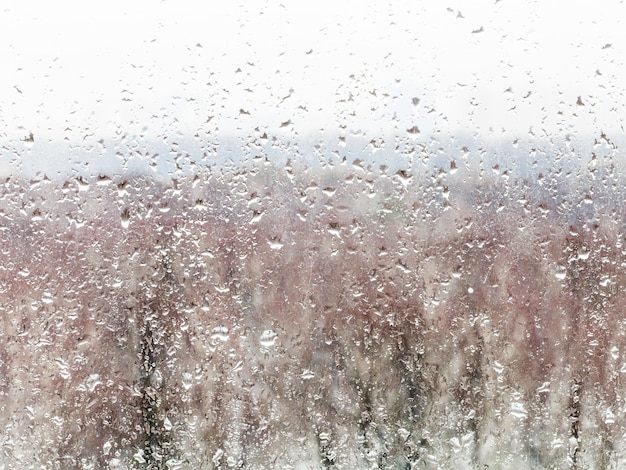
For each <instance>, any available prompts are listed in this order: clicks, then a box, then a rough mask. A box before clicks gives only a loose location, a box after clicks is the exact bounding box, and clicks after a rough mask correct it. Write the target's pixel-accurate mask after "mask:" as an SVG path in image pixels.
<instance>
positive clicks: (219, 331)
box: [211, 326, 229, 342]
mask: <svg viewBox="0 0 626 470" xmlns="http://www.w3.org/2000/svg"><path fill="white" fill-rule="evenodd" d="M228 335H229V333H228V328H226V327H225V326H216V327H215V328H213V334H212V335H211V340H213V341H215V340H219V341H221V342H224V341H228Z"/></svg>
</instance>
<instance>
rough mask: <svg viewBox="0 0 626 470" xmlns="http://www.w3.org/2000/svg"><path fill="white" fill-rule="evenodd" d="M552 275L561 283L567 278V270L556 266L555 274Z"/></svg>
mask: <svg viewBox="0 0 626 470" xmlns="http://www.w3.org/2000/svg"><path fill="white" fill-rule="evenodd" d="M554 275H555V276H556V278H557V279H558V280H559V281H562V280H563V279H565V277H566V276H567V269H565V267H563V266H561V265H559V266H557V268H556V272H555V273H554Z"/></svg>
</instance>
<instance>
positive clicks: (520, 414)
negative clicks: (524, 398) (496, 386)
mask: <svg viewBox="0 0 626 470" xmlns="http://www.w3.org/2000/svg"><path fill="white" fill-rule="evenodd" d="M511 414H512V415H513V416H515V417H516V418H520V419H523V418H526V416H528V412H527V411H526V408H525V407H524V404H523V403H521V402H517V401H514V402H513V403H511Z"/></svg>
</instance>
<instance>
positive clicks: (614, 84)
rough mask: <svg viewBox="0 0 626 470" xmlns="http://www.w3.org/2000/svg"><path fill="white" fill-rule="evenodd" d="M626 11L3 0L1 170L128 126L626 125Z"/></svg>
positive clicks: (138, 134) (207, 133) (562, 130)
mask: <svg viewBox="0 0 626 470" xmlns="http://www.w3.org/2000/svg"><path fill="white" fill-rule="evenodd" d="M386 3H388V4H386ZM283 5H284V6H283ZM624 18H626V5H624V3H623V2H622V1H618V0H600V1H596V2H589V1H568V2H566V1H557V0H552V1H550V0H545V1H535V2H531V1H528V0H523V1H522V0H501V1H498V2H494V1H493V0H491V1H483V0H474V1H471V2H468V1H462V0H443V1H395V2H394V1H390V2H380V1H341V0H335V1H318V2H295V1H284V2H279V1H274V0H268V1H263V2H259V1H246V2H239V3H234V2H232V3H231V2H223V1H220V2H212V1H208V2H190V1H162V2H155V1H128V0H126V1H110V2H84V1H59V2H44V1H22V2H0V61H1V63H2V64H3V67H2V73H1V74H0V143H2V145H3V146H4V150H3V153H2V154H0V173H2V172H3V171H2V169H3V167H4V168H7V165H12V166H15V165H16V161H17V160H19V159H20V158H22V157H24V158H26V159H28V158H29V157H28V155H26V154H25V155H20V156H19V158H18V159H17V160H16V158H15V157H14V155H15V154H16V153H21V152H23V151H26V152H31V151H32V152H31V154H29V155H30V159H31V160H30V164H31V165H39V164H41V165H44V162H42V161H41V159H42V158H44V157H43V156H44V155H46V152H47V150H48V148H47V147H46V146H45V145H50V144H52V143H55V144H58V145H61V146H62V147H59V148H62V149H65V151H67V150H68V149H69V150H71V151H75V152H78V153H80V152H79V150H82V151H87V152H91V154H92V155H93V154H94V152H95V153H97V152H101V153H102V154H104V153H106V152H104V150H103V149H99V150H98V146H97V145H96V143H97V142H98V141H99V140H101V139H103V140H104V141H105V146H106V142H108V141H109V140H110V139H117V141H118V143H119V142H121V140H123V139H121V137H120V135H121V134H124V133H126V134H128V136H134V142H135V143H134V144H132V145H130V146H131V147H132V146H133V145H135V147H136V148H143V149H144V150H145V151H149V150H150V148H148V147H146V146H145V145H144V146H143V147H142V142H144V141H148V140H149V139H157V140H158V139H161V140H163V139H165V140H167V139H171V138H172V136H173V135H178V136H179V137H177V138H178V139H180V140H181V141H182V140H183V137H180V136H193V135H196V134H197V135H198V139H199V142H200V145H201V146H203V145H208V142H211V141H219V140H220V139H222V138H224V136H235V137H242V138H246V137H249V136H251V135H253V134H254V132H255V131H254V129H255V128H257V127H258V128H259V129H260V130H261V132H267V133H268V134H269V135H279V136H280V135H284V136H286V138H289V135H295V134H297V135H298V138H304V137H303V136H307V135H311V134H313V135H318V134H320V133H322V132H323V133H324V135H332V136H336V135H338V134H342V133H347V132H352V133H359V132H360V133H361V134H362V135H365V136H366V137H367V140H369V139H370V138H374V137H377V136H387V137H388V136H393V135H399V134H404V133H405V132H406V130H407V129H409V128H411V127H413V126H417V127H418V128H419V129H420V131H421V134H420V138H428V136H430V135H432V134H433V133H434V132H436V131H440V132H443V133H444V134H445V133H448V134H455V133H469V134H472V133H476V134H478V135H483V136H485V137H493V138H501V137H504V138H515V137H518V138H522V139H524V138H528V136H529V133H528V132H529V130H532V132H533V133H534V135H536V136H538V137H539V136H547V135H550V136H554V135H559V136H563V135H565V134H577V133H578V134H584V133H591V134H599V132H600V130H602V131H604V132H607V133H617V132H619V133H621V134H623V127H622V126H623V120H624V117H625V116H626V99H625V97H624V86H625V84H626V66H625V64H624V60H625V58H626V41H625V39H626V33H625V31H626V24H624V23H625V21H624ZM238 69H240V70H241V71H240V72H237V70H238ZM507 90H508V91H507ZM579 96H580V97H581V100H582V103H583V104H584V105H583V106H580V105H577V104H576V103H577V100H578V97H579ZM414 97H415V98H419V104H418V105H417V106H414V105H413V104H412V102H411V99H412V98H414ZM240 110H243V111H245V112H247V113H249V114H241V113H240ZM210 116H213V117H212V118H211V119H209V117H210ZM207 120H208V121H209V122H207ZM286 121H291V123H290V124H289V125H286V126H283V127H281V123H284V122H286ZM322 130H323V131H322ZM31 132H32V133H33V135H34V137H35V143H34V144H33V145H32V148H29V147H28V146H27V148H26V150H22V149H23V143H22V142H21V140H22V139H24V138H26V137H27V136H28V135H29V134H30V133H31ZM403 137H404V135H403ZM129 139H131V137H128V138H127V139H126V142H125V143H124V145H126V147H124V148H127V147H128V145H129V144H128V140H129ZM212 139H213V140H212ZM119 148H120V147H119V146H118V150H119ZM77 149H78V150H77ZM109 150H110V149H109ZM48 153H49V152H48ZM12 155H13V156H12ZM77 158H78V157H77ZM80 158H83V157H80ZM102 158H104V159H106V158H109V157H102ZM18 163H19V162H18ZM54 164H59V162H58V161H57V162H56V163H54ZM4 172H5V173H6V172H7V171H6V170H5V171H4Z"/></svg>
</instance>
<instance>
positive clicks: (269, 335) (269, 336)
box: [260, 330, 278, 348]
mask: <svg viewBox="0 0 626 470" xmlns="http://www.w3.org/2000/svg"><path fill="white" fill-rule="evenodd" d="M277 336H278V335H277V334H276V333H275V332H274V330H265V331H263V333H261V339H260V343H261V346H263V347H265V348H269V347H271V346H274V345H275V344H276V339H277Z"/></svg>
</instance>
